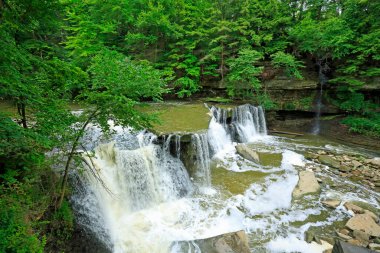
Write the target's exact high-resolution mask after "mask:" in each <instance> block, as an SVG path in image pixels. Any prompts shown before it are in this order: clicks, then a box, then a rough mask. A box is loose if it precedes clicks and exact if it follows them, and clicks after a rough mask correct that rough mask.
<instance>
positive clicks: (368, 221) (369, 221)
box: [346, 213, 380, 237]
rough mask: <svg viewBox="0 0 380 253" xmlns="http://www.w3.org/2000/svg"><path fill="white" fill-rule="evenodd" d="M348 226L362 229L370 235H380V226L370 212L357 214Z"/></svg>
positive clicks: (349, 221) (352, 228)
mask: <svg viewBox="0 0 380 253" xmlns="http://www.w3.org/2000/svg"><path fill="white" fill-rule="evenodd" d="M346 227H348V228H349V229H351V230H361V231H363V232H365V233H367V234H369V235H370V236H375V237H379V236H380V226H379V225H378V224H376V222H375V220H374V219H373V217H371V215H369V214H368V213H364V214H357V215H355V216H354V217H352V218H351V219H349V220H348V222H347V223H346Z"/></svg>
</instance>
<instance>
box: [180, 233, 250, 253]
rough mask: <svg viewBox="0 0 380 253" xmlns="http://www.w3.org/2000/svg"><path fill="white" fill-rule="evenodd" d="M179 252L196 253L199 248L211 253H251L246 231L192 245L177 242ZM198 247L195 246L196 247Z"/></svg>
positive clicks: (219, 236)
mask: <svg viewBox="0 0 380 253" xmlns="http://www.w3.org/2000/svg"><path fill="white" fill-rule="evenodd" d="M176 244H178V247H177V248H178V250H179V252H195V251H196V249H197V247H199V249H200V250H201V252H210V253H249V252H250V250H249V246H248V238H247V235H246V234H245V232H244V231H237V232H232V233H227V234H222V235H218V236H215V237H211V238H206V239H200V240H195V241H193V242H192V243H188V242H177V243H176ZM194 244H195V245H197V246H195V245H194Z"/></svg>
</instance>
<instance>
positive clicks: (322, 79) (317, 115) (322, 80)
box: [311, 60, 329, 135]
mask: <svg viewBox="0 0 380 253" xmlns="http://www.w3.org/2000/svg"><path fill="white" fill-rule="evenodd" d="M317 64H318V66H319V70H318V78H319V84H320V89H319V91H318V94H317V102H316V106H315V110H316V112H315V118H314V123H313V127H312V130H311V133H312V134H315V135H316V134H319V132H320V130H321V129H320V128H321V126H320V123H321V120H320V118H321V112H322V108H323V103H322V98H323V86H324V85H325V84H326V83H327V81H328V80H327V76H326V75H325V72H326V71H327V70H328V69H329V68H328V66H327V64H325V65H324V66H323V65H322V60H320V61H318V63H317Z"/></svg>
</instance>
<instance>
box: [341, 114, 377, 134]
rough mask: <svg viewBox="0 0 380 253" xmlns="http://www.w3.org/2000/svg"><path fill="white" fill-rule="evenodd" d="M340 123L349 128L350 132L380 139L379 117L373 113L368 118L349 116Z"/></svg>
mask: <svg viewBox="0 0 380 253" xmlns="http://www.w3.org/2000/svg"><path fill="white" fill-rule="evenodd" d="M342 123H343V124H345V125H347V126H349V127H350V129H349V130H350V131H351V132H355V133H360V134H365V135H369V136H375V137H380V115H379V113H376V114H375V113H374V114H372V115H370V116H369V117H368V118H365V117H358V116H349V117H347V118H345V119H344V120H342Z"/></svg>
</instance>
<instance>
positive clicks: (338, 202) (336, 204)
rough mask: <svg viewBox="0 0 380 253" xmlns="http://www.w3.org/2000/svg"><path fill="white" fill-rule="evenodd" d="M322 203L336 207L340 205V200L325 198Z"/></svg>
mask: <svg viewBox="0 0 380 253" xmlns="http://www.w3.org/2000/svg"><path fill="white" fill-rule="evenodd" d="M322 204H323V205H325V206H327V207H330V208H334V209H335V208H337V207H338V206H339V205H340V200H325V201H322Z"/></svg>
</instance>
